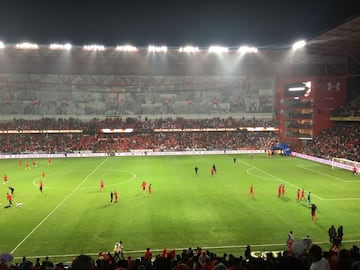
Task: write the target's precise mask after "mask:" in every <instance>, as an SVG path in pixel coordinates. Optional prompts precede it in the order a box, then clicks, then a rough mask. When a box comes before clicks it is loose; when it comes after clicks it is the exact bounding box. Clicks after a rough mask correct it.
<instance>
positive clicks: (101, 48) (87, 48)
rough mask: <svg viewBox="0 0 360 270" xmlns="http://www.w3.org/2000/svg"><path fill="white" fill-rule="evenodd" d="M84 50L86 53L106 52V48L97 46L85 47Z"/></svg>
mask: <svg viewBox="0 0 360 270" xmlns="http://www.w3.org/2000/svg"><path fill="white" fill-rule="evenodd" d="M83 49H84V50H85V51H105V46H103V45H96V44H92V45H84V47H83Z"/></svg>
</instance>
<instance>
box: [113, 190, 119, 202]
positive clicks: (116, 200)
mask: <svg viewBox="0 0 360 270" xmlns="http://www.w3.org/2000/svg"><path fill="white" fill-rule="evenodd" d="M114 197H115V203H117V202H118V200H119V194H118V193H117V191H116V190H114Z"/></svg>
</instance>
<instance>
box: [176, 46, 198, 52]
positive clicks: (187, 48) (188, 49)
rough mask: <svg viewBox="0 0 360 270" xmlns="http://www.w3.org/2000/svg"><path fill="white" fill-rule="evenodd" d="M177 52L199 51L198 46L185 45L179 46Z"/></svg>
mask: <svg viewBox="0 0 360 270" xmlns="http://www.w3.org/2000/svg"><path fill="white" fill-rule="evenodd" d="M179 52H184V53H196V52H199V48H198V47H194V46H185V47H180V48H179Z"/></svg>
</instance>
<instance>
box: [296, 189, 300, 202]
mask: <svg viewBox="0 0 360 270" xmlns="http://www.w3.org/2000/svg"><path fill="white" fill-rule="evenodd" d="M300 198H301V191H300V188H298V190H297V192H296V201H297V202H300Z"/></svg>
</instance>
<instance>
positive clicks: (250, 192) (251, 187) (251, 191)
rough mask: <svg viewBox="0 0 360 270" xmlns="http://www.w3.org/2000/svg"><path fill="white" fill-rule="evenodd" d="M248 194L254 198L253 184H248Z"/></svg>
mask: <svg viewBox="0 0 360 270" xmlns="http://www.w3.org/2000/svg"><path fill="white" fill-rule="evenodd" d="M249 196H251V197H252V198H254V187H253V184H251V185H250V191H249Z"/></svg>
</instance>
